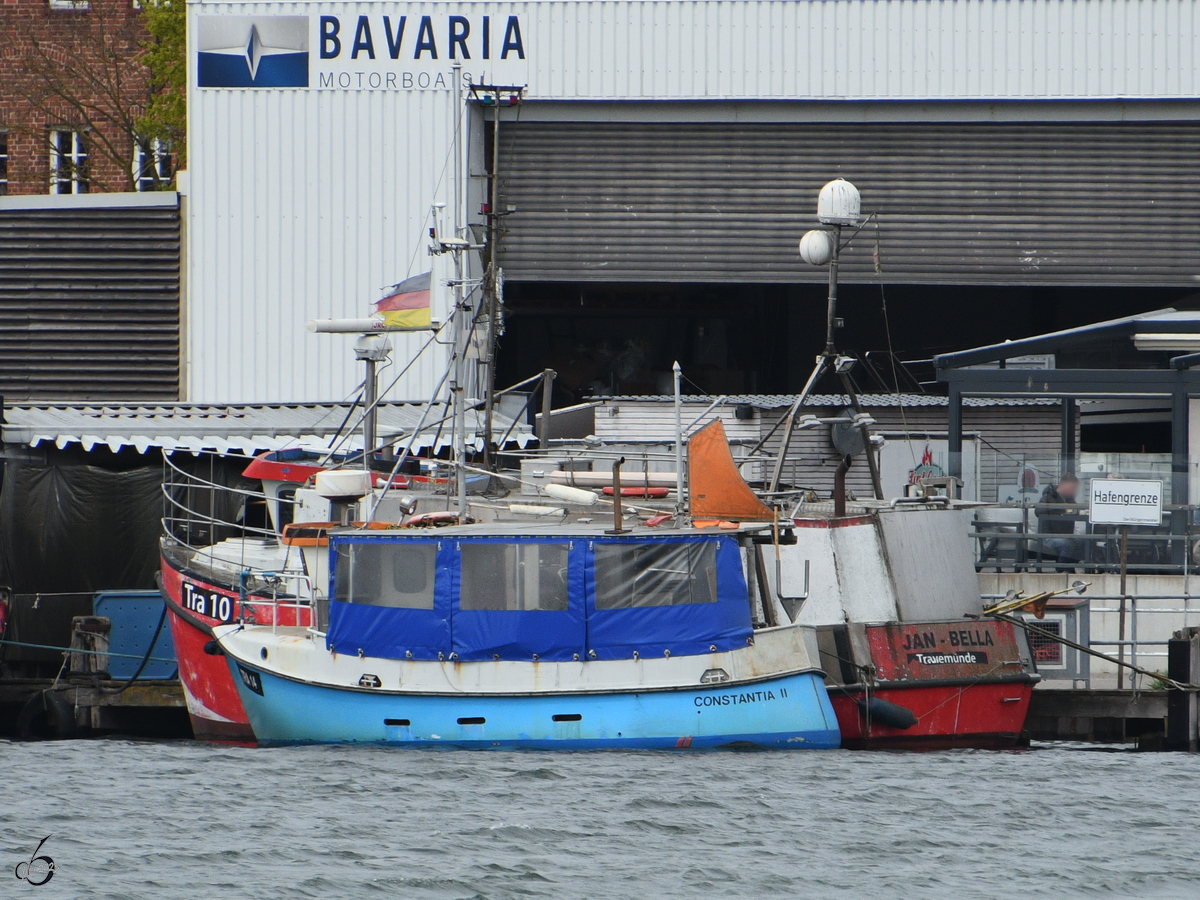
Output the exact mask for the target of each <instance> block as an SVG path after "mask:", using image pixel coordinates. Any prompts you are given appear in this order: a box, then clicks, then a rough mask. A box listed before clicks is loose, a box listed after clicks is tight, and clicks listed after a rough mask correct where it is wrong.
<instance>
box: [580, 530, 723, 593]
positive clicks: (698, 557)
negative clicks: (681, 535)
mask: <svg viewBox="0 0 1200 900" xmlns="http://www.w3.org/2000/svg"><path fill="white" fill-rule="evenodd" d="M716 600H717V547H716V544H713V543H702V544H697V543H688V544H597V545H596V609H628V608H630V607H634V606H679V605H682V604H692V603H715V602H716Z"/></svg>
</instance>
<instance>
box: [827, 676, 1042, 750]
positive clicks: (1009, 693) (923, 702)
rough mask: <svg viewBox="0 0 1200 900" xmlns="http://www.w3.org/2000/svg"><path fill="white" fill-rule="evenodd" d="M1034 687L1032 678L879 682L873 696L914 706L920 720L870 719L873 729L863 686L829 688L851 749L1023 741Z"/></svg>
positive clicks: (994, 745)
mask: <svg viewBox="0 0 1200 900" xmlns="http://www.w3.org/2000/svg"><path fill="white" fill-rule="evenodd" d="M1033 686H1034V682H1033V679H1028V680H1013V681H1001V682H987V683H979V682H978V681H974V682H972V681H968V680H966V679H964V680H963V681H962V682H961V683H954V682H948V683H947V682H944V683H939V684H932V685H931V684H919V683H918V684H912V685H877V686H876V688H875V689H874V690H872V691H871V696H872V697H875V698H878V699H880V700H884V701H886V702H888V703H894V704H896V705H897V706H901V707H904V708H905V709H908V710H911V711H912V713H913V715H914V716H916V719H917V722H916V724H915V725H913V726H912V727H910V728H896V727H893V726H889V725H885V724H881V723H880V722H878V721H872V722H871V725H870V729H869V731H868V728H867V721H866V713H865V711H864V710H863V705H864V703H865V700H866V691H865V689H864V688H863V687H862V686H861V685H845V686H834V685H830V688H829V693H830V699H831V701H832V703H833V709H834V712H835V713H836V714H837V719H838V726H839V727H840V729H841V733H842V746H843V747H846V748H848V749H855V750H862V749H871V750H898V749H906V750H938V749H946V748H954V747H973V748H981V749H998V748H1005V747H1014V746H1017V745H1018V744H1019V743H1020V742H1021V733H1022V731H1023V730H1024V727H1025V717H1026V716H1027V715H1028V713H1029V700H1030V697H1031V696H1032V694H1033Z"/></svg>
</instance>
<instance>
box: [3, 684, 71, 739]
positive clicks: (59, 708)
mask: <svg viewBox="0 0 1200 900" xmlns="http://www.w3.org/2000/svg"><path fill="white" fill-rule="evenodd" d="M76 730H77V727H76V724H75V709H74V708H73V707H72V706H71V704H69V703H67V701H66V700H64V699H63V696H62V694H60V693H59V692H58V691H51V690H46V691H42V692H41V693H39V694H34V695H33V696H32V697H30V698H29V700H28V701H26V703H25V705H24V706H23V707H22V708H21V713H20V715H18V716H17V737H19V738H20V739H21V740H23V741H45V740H58V741H61V740H66V739H67V738H72V737H74V736H75V732H76Z"/></svg>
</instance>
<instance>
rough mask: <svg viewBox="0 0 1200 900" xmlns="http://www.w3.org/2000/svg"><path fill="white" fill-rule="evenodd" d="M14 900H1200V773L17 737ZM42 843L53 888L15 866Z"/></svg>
mask: <svg viewBox="0 0 1200 900" xmlns="http://www.w3.org/2000/svg"><path fill="white" fill-rule="evenodd" d="M0 759H2V760H3V763H4V773H5V774H4V789H3V802H2V803H0V848H2V853H0V863H3V866H2V867H0V884H3V885H4V889H3V891H0V896H2V897H6V898H7V897H28V898H34V897H36V898H55V897H71V898H74V897H87V898H122V900H131V898H147V900H149V898H154V900H167V898H186V900H195V898H198V897H206V898H216V897H221V898H226V897H228V898H236V897H254V898H289V900H291V898H297V897H313V898H343V897H346V898H351V897H353V898H364V897H373V896H378V897H395V898H405V900H415V898H429V900H443V898H444V900H451V898H541V897H546V898H567V897H578V898H597V900H599V898H623V900H624V898H633V897H650V898H657V897H688V898H691V897H696V898H709V897H746V898H774V897H780V898H783V897H787V898H841V897H846V898H875V897H877V898H881V900H882V898H892V897H896V898H899V897H904V898H946V900H960V898H976V900H977V898H992V897H995V898H1005V900H1010V898H1013V897H1020V898H1029V897H1046V898H1051V897H1053V898H1064V897H1089V898H1092V897H1114V898H1126V897H1128V898H1168V897H1169V898H1176V897H1178V898H1194V897H1196V896H1200V887H1198V885H1200V854H1197V853H1196V852H1195V847H1196V835H1197V829H1196V823H1197V819H1198V816H1200V814H1198V813H1197V809H1200V802H1198V801H1200V780H1198V779H1197V777H1196V774H1197V769H1198V766H1200V762H1198V761H1197V759H1196V757H1193V756H1188V755H1187V754H1163V753H1133V752H1123V751H1115V752H1114V751H1111V750H1102V749H1097V748H1085V747H1082V746H1077V745H1072V746H1062V745H1055V746H1053V747H1035V748H1034V749H1031V750H1021V751H1012V752H983V751H955V752H944V753H924V754H899V753H853V752H848V751H832V752H721V751H718V752H701V753H697V752H687V753H650V752H645V753H636V752H598V753H597V752H592V753H589V752H576V753H569V752H561V753H532V752H524V753H522V752H494V753H488V752H455V751H444V752H442V751H395V750H388V749H386V748H379V747H346V746H340V747H335V746H315V747H314V746H310V747H283V748H273V749H258V748H251V747H236V746H221V745H210V744H203V743H197V742H185V741H179V742H132V741H121V740H98V741H87V742H83V741H69V742H60V743H43V744H18V743H0ZM51 834H52V836H51V837H50V839H49V840H48V841H47V842H46V843H45V844H44V845H43V847H42V849H41V850H40V851H39V852H40V853H41V854H43V855H47V856H49V857H51V858H52V859H53V860H54V862H55V871H54V874H53V877H52V880H50V881H49V882H48V883H46V884H44V885H41V886H35V885H32V884H30V883H28V882H26V881H21V880H18V879H16V878H15V877H14V874H13V872H14V866H16V865H17V864H18V863H21V862H22V861H24V860H28V859H29V858H30V855H31V854H32V853H33V852H34V848H35V846H36V845H37V842H38V841H39V840H41V839H42V838H44V837H46V836H47V835H51Z"/></svg>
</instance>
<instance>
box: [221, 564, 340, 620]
mask: <svg viewBox="0 0 1200 900" xmlns="http://www.w3.org/2000/svg"><path fill="white" fill-rule="evenodd" d="M242 585H243V589H244V590H246V591H247V593H248V594H249V593H252V594H253V598H254V600H255V602H257V603H259V604H261V603H262V602H263V601H264V600H269V601H270V604H271V633H272V634H278V633H279V620H280V611H281V610H291V611H292V613H293V617H294V620H295V622H296V625H297V626H298V627H303V626H302V621H303V618H304V616H303V615H302V613H303V612H304V611H305V610H308V611H309V614H310V615H309V626H308V630H309V632H310V633H312V634H314V635H324V633H325V631H324V629H323V628H321V627H319V626H320V625H321V623H319V622H318V621H317V620H318V610H319V609H320V607H321V605H322V603H321V595H320V594H319V592H318V591H317V590H316V587H315V585H314V584H313V580H312V578H311V577H310V576H309V575H308V574H307V573H305V572H287V571H271V572H268V571H250V570H248V571H246V572H244V573H243V574H242ZM251 587H252V588H253V590H252V591H251V590H249V588H251ZM324 605H325V607H326V608H328V603H325V604H324ZM242 611H243V613H242V616H243V618H242V621H243V622H245V623H247V624H257V623H256V622H252V621H251V620H250V618H249V617H248V615H247V614H248V613H251V614H252V607H248V606H247V605H246V604H243V605H242Z"/></svg>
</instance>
